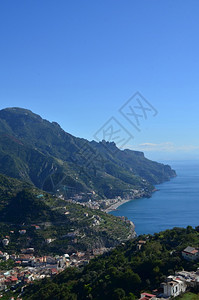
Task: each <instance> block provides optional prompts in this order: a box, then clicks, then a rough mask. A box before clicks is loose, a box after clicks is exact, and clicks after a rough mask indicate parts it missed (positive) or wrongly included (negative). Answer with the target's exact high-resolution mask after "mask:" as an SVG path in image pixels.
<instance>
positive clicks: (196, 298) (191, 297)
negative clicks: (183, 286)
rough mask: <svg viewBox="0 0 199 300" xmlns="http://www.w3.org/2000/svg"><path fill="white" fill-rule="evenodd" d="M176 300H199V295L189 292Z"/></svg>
mask: <svg viewBox="0 0 199 300" xmlns="http://www.w3.org/2000/svg"><path fill="white" fill-rule="evenodd" d="M176 300H199V294H194V293H191V292H188V293H185V294H183V295H181V296H179V297H177V298H176Z"/></svg>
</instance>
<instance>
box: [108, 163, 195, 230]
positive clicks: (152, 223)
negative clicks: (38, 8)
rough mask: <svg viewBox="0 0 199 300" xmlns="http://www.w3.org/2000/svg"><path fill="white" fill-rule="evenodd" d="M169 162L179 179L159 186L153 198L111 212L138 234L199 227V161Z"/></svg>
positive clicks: (130, 203)
mask: <svg viewBox="0 0 199 300" xmlns="http://www.w3.org/2000/svg"><path fill="white" fill-rule="evenodd" d="M164 163H165V162H164ZM166 163H168V164H169V165H170V166H171V167H172V168H173V169H174V170H176V173H177V177H175V178H172V179H171V180H170V181H167V182H164V183H162V184H159V185H157V186H156V188H157V189H158V191H156V192H155V193H154V194H153V195H152V197H151V198H141V199H135V200H131V201H129V202H127V203H125V204H123V205H121V206H120V207H118V209H117V210H116V211H112V212H111V214H113V215H115V216H126V217H127V218H128V219H129V220H131V221H133V222H134V224H135V231H136V233H137V234H138V235H139V234H147V233H150V234H153V233H154V232H159V231H162V230H165V229H170V228H173V227H187V226H188V225H191V226H193V227H195V226H198V225H199V161H170V162H166Z"/></svg>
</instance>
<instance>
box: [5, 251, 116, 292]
mask: <svg viewBox="0 0 199 300" xmlns="http://www.w3.org/2000/svg"><path fill="white" fill-rule="evenodd" d="M109 250H110V249H107V248H100V249H97V248H95V249H92V250H91V251H86V252H80V251H76V252H74V253H72V254H71V255H69V254H67V253H66V254H64V255H55V256H49V255H45V256H37V255H35V254H34V252H35V249H34V248H27V249H21V254H9V253H7V252H2V251H0V265H1V263H2V262H4V265H7V266H9V264H12V265H13V267H12V268H11V269H9V270H1V271H0V293H3V292H7V291H9V290H12V291H15V290H16V289H18V288H20V290H21V292H23V290H24V287H25V286H26V285H27V284H29V283H31V282H33V281H34V280H41V279H44V278H45V277H53V276H55V275H57V274H59V273H60V272H62V271H63V270H65V269H66V268H68V267H82V266H85V265H86V264H88V263H89V261H90V260H91V259H92V258H94V257H95V256H97V255H100V254H103V253H105V252H107V251H109ZM6 263H7V264H6ZM1 269H2V267H1Z"/></svg>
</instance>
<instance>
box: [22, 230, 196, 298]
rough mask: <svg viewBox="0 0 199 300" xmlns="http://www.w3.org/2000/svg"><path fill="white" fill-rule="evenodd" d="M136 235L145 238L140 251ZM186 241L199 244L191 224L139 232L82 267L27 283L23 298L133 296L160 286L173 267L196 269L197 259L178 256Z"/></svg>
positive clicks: (174, 268)
mask: <svg viewBox="0 0 199 300" xmlns="http://www.w3.org/2000/svg"><path fill="white" fill-rule="evenodd" d="M139 239H145V240H146V241H147V243H146V244H145V245H144V246H143V247H142V249H141V251H137V250H136V244H137V242H138V240H139ZM188 245H191V246H199V233H198V231H197V229H193V228H192V227H191V226H188V227H187V228H186V229H183V228H174V229H172V230H166V231H163V232H160V233H158V234H154V235H153V236H151V235H149V236H140V237H139V238H138V239H136V240H133V241H129V242H127V243H126V244H122V245H120V246H118V247H117V248H115V249H114V250H113V251H111V252H110V253H108V254H106V255H103V256H101V257H98V258H96V259H94V260H91V261H90V263H89V264H88V265H87V266H86V267H84V268H83V269H81V270H77V269H72V268H70V269H67V270H65V271H64V272H62V273H61V274H59V275H58V276H56V277H55V278H54V279H52V280H51V279H45V280H43V281H42V282H37V283H35V284H33V285H31V286H29V287H28V288H27V291H26V294H25V295H24V299H25V300H26V299H28V300H36V299H42V300H51V299H54V300H59V299H60V300H66V299H78V300H81V299H82V300H83V299H96V300H97V299H99V300H101V299H104V300H106V299H123V300H124V299H126V300H127V299H134V297H135V296H136V297H139V295H140V292H141V291H143V290H145V291H147V290H148V291H151V290H153V289H154V288H157V287H159V285H160V283H161V282H162V281H163V280H165V278H166V276H167V275H168V274H174V272H175V271H176V270H181V269H183V268H184V269H186V270H194V269H196V268H197V267H198V266H199V264H198V263H195V264H193V263H191V262H187V261H185V260H183V259H182V257H181V251H182V250H183V249H184V248H185V247H186V246H188ZM134 295H135V296H134Z"/></svg>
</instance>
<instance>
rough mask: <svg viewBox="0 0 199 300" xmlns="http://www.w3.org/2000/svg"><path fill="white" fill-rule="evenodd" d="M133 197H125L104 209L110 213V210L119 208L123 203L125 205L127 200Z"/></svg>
mask: <svg viewBox="0 0 199 300" xmlns="http://www.w3.org/2000/svg"><path fill="white" fill-rule="evenodd" d="M132 200H133V199H128V200H127V199H124V200H120V201H118V202H116V203H113V204H112V205H110V206H109V207H107V208H106V209H104V212H106V213H109V212H110V211H114V210H117V208H118V207H119V206H121V205H123V204H124V203H126V202H129V201H132Z"/></svg>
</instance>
